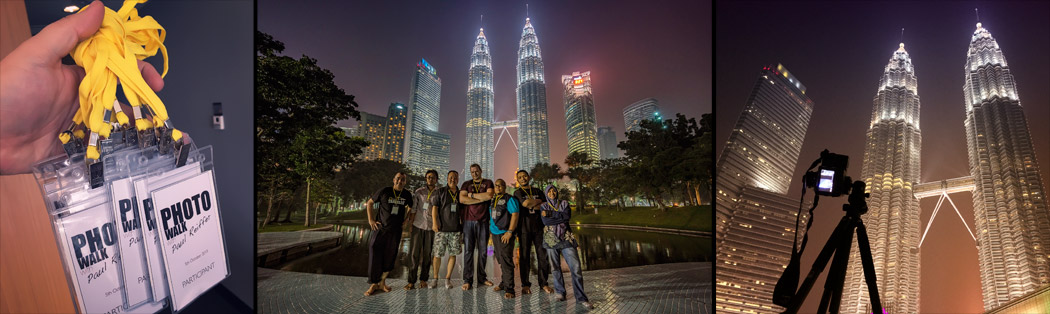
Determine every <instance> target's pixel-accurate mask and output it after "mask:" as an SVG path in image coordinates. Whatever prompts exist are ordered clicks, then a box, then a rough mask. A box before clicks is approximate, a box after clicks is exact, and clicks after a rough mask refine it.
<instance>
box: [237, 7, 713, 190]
mask: <svg viewBox="0 0 1050 314" xmlns="http://www.w3.org/2000/svg"><path fill="white" fill-rule="evenodd" d="M257 13H258V29H259V30H260V31H263V32H266V33H269V34H271V35H273V36H274V38H276V39H277V40H280V41H282V42H284V43H285V45H286V47H287V49H286V50H285V51H284V53H285V55H289V56H293V57H299V56H301V55H303V54H306V55H308V56H310V57H313V58H316V59H318V63H319V64H320V65H321V66H322V67H324V68H327V69H329V70H331V71H332V73H334V74H335V83H336V84H337V85H339V86H340V87H341V88H343V89H344V90H345V91H346V92H347V93H348V94H352V95H354V96H356V101H357V102H358V103H359V104H360V105H361V107H360V109H361V110H363V111H366V112H371V113H377V114H382V115H385V114H386V108H387V106H388V105H389V104H390V103H391V102H408V100H409V93H410V85H411V82H412V75H413V71H414V67H415V64H416V62H418V61H419V59H420V58H421V57H422V58H426V59H427V61H428V62H429V63H430V64H431V65H433V66H434V67H435V68H436V69H437V73H438V76H439V77H441V80H442V88H441V93H442V95H441V126H440V130H439V131H440V132H442V133H449V134H451V135H452V148H451V149H452V151H451V161H450V162H451V166H452V168H453V169H460V168H462V167H463V152H464V147H463V138H464V133H465V121H466V101H467V71H468V69H469V61H470V54H471V49H472V48H473V45H474V40H475V38H476V37H477V34H478V29H479V27H482V26H484V28H485V35H486V37H487V38H488V40H489V45H490V52H491V54H492V62H493V72H494V73H493V74H494V93H495V119H496V120H497V121H502V120H512V119H515V118H516V117H515V106H516V103H515V87H516V85H517V82H516V77H515V71H516V70H515V67H516V65H517V49H518V44H519V40H520V39H521V29H522V27H523V26H524V24H525V14H526V12H525V2H516V1H515V2H509V1H506V2H504V1H500V2H482V1H455V2H445V1H440V2H436V1H419V2H406V1H367V2H365V1H353V2H336V1H332V2H328V3H324V4H320V3H316V2H307V3H300V2H294V1H292V2H289V1H271V0H264V1H259V2H258V12H257ZM481 14H484V15H485V17H484V23H482V22H481V21H479V18H480V15H481ZM529 16H530V18H531V20H532V23H533V26H534V27H535V28H536V32H537V36H538V37H539V42H540V48H541V49H542V53H543V61H544V67H545V76H546V77H545V78H546V82H547V108H548V115H549V118H548V123H549V134H550V150H551V161H552V162H557V163H560V164H563V166H564V160H565V156H566V154H567V153H566V151H567V150H568V144H567V140H566V135H565V111H564V109H563V108H564V103H563V100H562V88H561V83H560V82H561V75H563V74H565V75H567V74H571V73H572V72H573V71H580V72H583V71H591V75H592V79H593V83H592V86H593V92H594V99H595V109H596V112H597V122H598V125H599V126H606V125H608V126H612V127H613V129H614V130H615V131H616V132H617V133H618V140H621V141H622V140H624V137H623V132H624V123H623V114H622V110H623V107H626V106H627V105H629V104H631V103H633V102H635V101H637V100H641V99H644V98H647V97H656V98H657V99H659V101H660V103H661V106H662V107H663V111H664V116H665V117H673V116H674V115H673V114H674V113H675V112H678V113H683V114H685V115H686V116H689V117H695V118H696V119H697V120H699V119H700V115H701V114H703V113H707V112H711V85H712V84H711V18H710V17H711V5H710V2H707V3H703V2H695V3H694V2H690V3H670V4H668V5H653V4H652V3H649V2H638V1H616V2H606V1H572V2H567V3H560V2H559V3H553V2H543V3H539V2H537V3H531V4H530V8H529ZM353 124H356V122H355V123H353ZM512 133H514V136H515V141H516V140H517V132H516V131H514V132H512ZM494 136H495V137H494V140H495V139H496V138H498V136H499V134H498V133H494ZM495 165H496V168H497V175H496V176H495V177H502V178H511V177H513V172H514V171H515V169H516V168H517V154H516V153H515V152H514V150H513V147H512V146H511V145H510V143H509V142H507V139H506V138H504V139H503V141H502V142H501V143H500V144H499V147H498V148H497V151H496V163H495ZM485 176H486V177H490V176H491V174H490V173H487V174H486V175H485Z"/></svg>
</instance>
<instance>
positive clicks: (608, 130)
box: [598, 126, 620, 159]
mask: <svg viewBox="0 0 1050 314" xmlns="http://www.w3.org/2000/svg"><path fill="white" fill-rule="evenodd" d="M616 144H617V141H616V131H613V128H612V127H611V126H603V127H598V151H599V154H601V158H600V159H612V158H619V157H620V149H619V148H617V147H616Z"/></svg>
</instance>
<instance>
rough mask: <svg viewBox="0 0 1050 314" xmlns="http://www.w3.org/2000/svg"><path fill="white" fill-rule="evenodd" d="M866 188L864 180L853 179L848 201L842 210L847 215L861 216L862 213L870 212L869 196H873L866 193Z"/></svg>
mask: <svg viewBox="0 0 1050 314" xmlns="http://www.w3.org/2000/svg"><path fill="white" fill-rule="evenodd" d="M864 188H865V184H864V181H860V180H857V181H853V186H852V187H851V188H850V193H849V196H848V197H846V201H847V202H848V203H846V204H842V210H843V211H845V212H846V215H847V216H856V217H860V215H863V214H865V213H867V212H868V200H867V198H868V197H871V193H864Z"/></svg>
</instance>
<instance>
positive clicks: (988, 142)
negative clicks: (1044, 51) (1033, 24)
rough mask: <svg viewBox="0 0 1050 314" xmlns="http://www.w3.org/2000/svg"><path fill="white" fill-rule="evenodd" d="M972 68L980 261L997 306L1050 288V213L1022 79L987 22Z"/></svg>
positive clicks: (969, 122) (987, 292)
mask: <svg viewBox="0 0 1050 314" xmlns="http://www.w3.org/2000/svg"><path fill="white" fill-rule="evenodd" d="M964 69H965V73H966V83H965V85H963V92H964V99H965V101H966V103H965V107H966V120H965V124H966V146H967V150H968V151H969V157H970V175H971V176H973V180H974V184H975V185H976V188H975V191H974V192H973V205H974V220H975V222H976V228H977V260H978V262H979V263H980V269H981V291H982V294H983V299H984V308H985V309H986V310H990V309H994V308H997V307H999V306H1002V305H1003V304H1005V303H1007V302H1008V301H1010V300H1012V299H1015V298H1018V297H1021V296H1023V295H1025V294H1027V293H1030V292H1032V291H1035V290H1037V289H1038V288H1040V287H1043V286H1046V285H1050V261H1048V260H1047V258H1048V254H1050V250H1047V246H1050V213H1048V211H1047V201H1046V190H1045V188H1044V185H1043V179H1042V178H1041V177H1040V175H1039V164H1038V163H1037V161H1036V157H1035V148H1034V147H1033V144H1032V136H1031V133H1029V131H1028V120H1027V119H1026V118H1025V115H1024V110H1022V109H1021V101H1020V98H1019V97H1018V93H1017V86H1016V85H1015V83H1014V76H1013V74H1011V73H1010V68H1009V66H1007V63H1006V58H1004V57H1003V52H1002V50H1001V49H999V43H997V42H996V41H995V38H992V34H991V33H989V32H988V30H987V29H985V28H983V27H981V23H977V30H975V31H974V32H973V36H972V37H971V38H970V49H969V51H968V52H967V55H966V65H965V66H964ZM1044 118H1045V117H1044Z"/></svg>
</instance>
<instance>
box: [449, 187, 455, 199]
mask: <svg viewBox="0 0 1050 314" xmlns="http://www.w3.org/2000/svg"><path fill="white" fill-rule="evenodd" d="M448 196H449V197H451V198H452V202H455V201H456V192H453V191H452V189H448Z"/></svg>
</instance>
